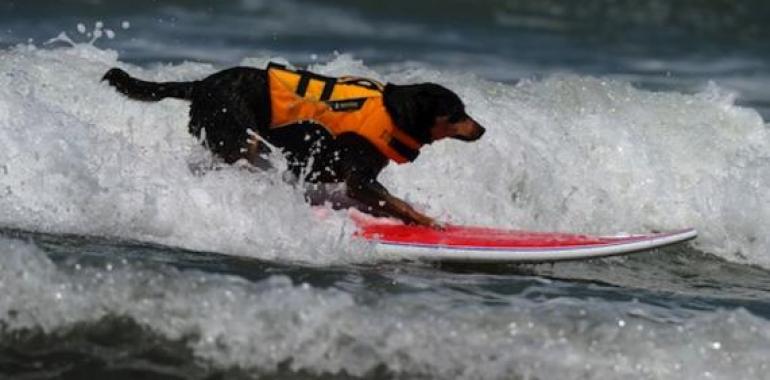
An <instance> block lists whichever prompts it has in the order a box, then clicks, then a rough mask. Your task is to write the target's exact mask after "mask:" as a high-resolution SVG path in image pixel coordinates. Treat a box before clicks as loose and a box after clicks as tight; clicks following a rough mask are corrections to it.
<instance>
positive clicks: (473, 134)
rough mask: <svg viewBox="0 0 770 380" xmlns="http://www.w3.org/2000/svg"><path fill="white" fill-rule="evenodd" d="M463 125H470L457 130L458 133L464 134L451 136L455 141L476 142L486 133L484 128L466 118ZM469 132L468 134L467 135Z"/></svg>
mask: <svg viewBox="0 0 770 380" xmlns="http://www.w3.org/2000/svg"><path fill="white" fill-rule="evenodd" d="M464 123H468V124H470V125H463V126H461V127H460V128H458V130H459V131H460V132H466V133H457V134H455V135H454V136H452V137H453V138H455V139H458V140H461V141H467V142H471V141H476V140H478V139H480V138H481V136H483V135H484V133H485V132H486V131H487V130H486V129H485V128H484V127H482V126H481V125H479V123H477V122H476V121H475V120H473V119H470V118H468V120H467V121H465V122H464ZM468 132H469V133H468Z"/></svg>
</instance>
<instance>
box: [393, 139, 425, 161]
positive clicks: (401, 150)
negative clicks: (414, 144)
mask: <svg viewBox="0 0 770 380" xmlns="http://www.w3.org/2000/svg"><path fill="white" fill-rule="evenodd" d="M388 145H390V147H391V148H393V150H395V151H396V152H398V154H400V155H401V156H403V157H404V158H406V159H407V160H409V161H414V160H415V159H416V158H417V156H418V155H419V154H420V151H419V150H416V149H412V148H410V147H408V146H406V145H404V143H402V142H401V141H398V139H396V138H391V139H390V142H389V143H388Z"/></svg>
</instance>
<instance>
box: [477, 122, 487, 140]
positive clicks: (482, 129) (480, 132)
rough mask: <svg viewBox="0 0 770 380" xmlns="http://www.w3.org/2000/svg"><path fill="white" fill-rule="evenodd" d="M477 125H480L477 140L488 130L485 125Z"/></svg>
mask: <svg viewBox="0 0 770 380" xmlns="http://www.w3.org/2000/svg"><path fill="white" fill-rule="evenodd" d="M476 125H477V126H478V130H479V132H478V134H477V135H476V140H478V139H480V138H481V136H484V133H486V132H487V130H486V128H484V127H482V126H480V125H478V124H476Z"/></svg>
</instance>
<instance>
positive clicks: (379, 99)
mask: <svg viewBox="0 0 770 380" xmlns="http://www.w3.org/2000/svg"><path fill="white" fill-rule="evenodd" d="M267 73H268V83H269V86H270V109H271V121H270V128H271V129H273V128H281V127H285V126H288V125H293V124H297V123H302V122H312V123H315V124H320V125H321V126H323V127H324V128H326V130H328V131H329V133H331V135H332V136H333V137H336V136H339V135H341V134H343V133H355V134H357V135H359V136H361V137H363V138H365V139H366V140H367V141H369V142H370V143H372V144H373V145H374V146H375V147H376V148H377V149H378V150H379V151H380V152H381V153H382V154H384V155H385V156H387V157H388V158H390V159H391V160H393V161H395V162H397V163H399V164H402V163H405V162H409V161H413V160H414V159H415V158H417V154H418V151H419V149H420V147H421V146H422V144H420V143H419V142H418V141H417V140H415V139H414V138H412V137H411V136H409V135H408V134H406V133H405V132H404V131H402V130H401V129H399V128H398V127H397V126H396V124H395V123H394V122H393V120H392V118H391V117H390V114H388V112H387V109H386V108H385V104H384V102H383V90H384V88H385V87H384V85H383V84H382V83H380V82H377V81H373V80H370V79H365V78H357V77H340V78H332V77H326V76H322V75H318V74H314V73H311V72H308V71H302V70H300V71H293V70H289V69H287V68H285V67H283V66H281V65H277V64H274V63H270V64H269V65H268V67H267Z"/></svg>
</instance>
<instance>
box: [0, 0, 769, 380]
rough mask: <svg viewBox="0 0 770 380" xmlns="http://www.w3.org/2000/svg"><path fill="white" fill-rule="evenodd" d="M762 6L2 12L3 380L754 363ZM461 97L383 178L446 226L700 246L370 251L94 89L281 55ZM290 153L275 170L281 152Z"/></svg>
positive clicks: (764, 254)
mask: <svg viewBox="0 0 770 380" xmlns="http://www.w3.org/2000/svg"><path fill="white" fill-rule="evenodd" d="M769 19H770V3H767V2H766V1H758V0H757V1H751V0H746V1H739V2H738V1H721V0H682V1H676V2H672V1H665V0H659V1H656V0H646V1H636V0H587V1H581V2H573V1H570V0H546V1H525V0H481V1H472V0H447V1H442V2H431V1H417V0H412V1H408V0H392V1H387V2H380V1H374V0H356V1H353V0H339V1H321V0H318V1H301V0H282V1H267V0H241V1H203V0H195V1H191V0H184V1H183V0H174V1H152V0H133V1H113V0H109V1H107V0H101V1H100V0H70V1H66V2H64V1H54V0H37V1H21V0H18V1H14V0H0V378H3V379H5V378H7V379H97V378H111V379H138V378H150V379H257V378H259V379H308V378H309V379H338V378H341V379H354V378H367V379H767V378H770V360H768V357H770V234H769V233H768V232H770V130H769V129H768V127H769V126H768V124H767V122H766V121H765V120H766V119H768V118H769V117H770V43H769V42H768V41H769V39H770V23H768V22H767V20H769ZM270 60H275V61H279V62H286V63H291V64H293V65H294V66H296V67H302V68H309V69H311V70H314V71H317V72H320V73H325V74H329V75H342V74H353V75H361V76H367V77H373V78H377V79H380V80H384V81H390V82H394V83H414V82H420V81H431V82H437V83H440V84H442V85H444V86H447V87H449V88H451V89H453V90H455V91H456V92H457V93H458V94H459V95H460V96H461V98H462V99H463V100H464V101H465V103H466V105H467V109H468V112H469V113H470V114H471V115H472V116H473V117H474V118H475V119H476V120H478V121H479V122H481V123H482V124H483V125H484V126H486V127H487V134H486V135H485V136H484V138H483V139H482V140H480V141H479V142H477V143H474V144H466V143H463V142H456V141H449V142H440V143H437V144H434V145H432V146H430V147H428V148H427V149H425V150H424V151H423V153H422V155H421V156H420V159H419V160H418V161H417V162H415V163H414V164H412V165H408V166H403V167H395V166H390V167H388V168H386V170H385V171H384V172H383V174H382V176H381V180H382V181H383V183H384V184H385V185H386V186H387V187H388V188H389V189H390V190H391V191H392V192H393V193H395V194H397V195H399V196H402V197H404V198H405V199H407V200H408V201H409V202H411V203H413V204H415V205H418V207H420V208H422V209H423V210H425V211H426V212H427V213H428V214H429V215H434V216H438V217H439V218H441V219H443V220H449V221H452V222H454V223H464V224H478V225H487V226H502V227H510V228H521V229H532V230H543V231H571V232H581V233H596V234H614V233H642V232H649V231H653V230H666V229H674V228H680V227H685V226H692V227H695V228H697V229H698V230H699V232H700V235H699V237H698V238H697V239H696V240H694V241H692V242H690V243H687V244H680V245H677V246H673V247H670V248H666V249H661V250H655V251H650V252H645V253H641V254H637V255H631V256H626V257H615V258H607V259H600V260H590V261H583V262H568V263H558V264H538V265H447V264H430V263H418V262H405V261H400V260H398V258H397V257H383V256H378V255H377V254H376V253H374V252H373V250H372V247H371V246H369V245H367V244H365V243H363V242H361V241H358V240H355V239H353V238H351V237H350V236H351V233H352V231H353V229H354V228H353V226H352V223H351V222H350V220H349V218H348V217H347V215H346V214H345V213H344V212H328V213H327V215H326V216H325V217H320V216H319V212H318V211H317V210H313V209H311V208H310V207H308V206H307V205H306V204H305V203H304V202H303V201H302V194H301V193H300V192H299V191H298V190H295V189H294V188H293V187H291V186H290V185H288V184H286V183H284V182H283V181H282V179H281V171H280V170H272V171H266V172H257V173H254V172H252V171H250V170H244V169H243V168H239V167H227V166H218V167H216V169H217V170H209V169H210V168H211V167H212V157H211V155H210V154H209V153H208V152H207V151H205V150H204V149H203V148H202V147H200V146H199V144H198V143H197V142H196V141H195V139H193V138H192V137H191V136H189V135H188V134H187V132H186V124H187V121H188V117H187V109H188V107H187V104H186V103H185V102H183V101H179V100H172V99H170V100H164V101H162V102H159V103H152V104H147V103H140V102H134V101H130V100H127V99H125V98H124V97H121V96H119V95H118V94H117V93H116V92H115V91H114V90H113V89H112V88H109V87H108V86H106V85H105V84H104V83H101V82H100V78H101V76H102V75H103V73H104V72H105V71H106V70H107V69H108V68H110V67H113V66H118V67H121V68H123V69H125V70H127V71H129V72H130V73H132V74H133V75H136V76H138V77H141V78H144V79H148V80H192V79H199V78H202V77H204V76H206V75H208V74H211V73H213V72H215V71H217V70H220V69H222V68H225V67H229V66H233V65H250V66H259V67H262V66H264V65H265V64H266V63H267V62H268V61H270ZM273 160H274V163H275V165H276V167H278V168H281V167H282V165H285V163H283V162H282V160H281V158H280V157H273Z"/></svg>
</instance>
